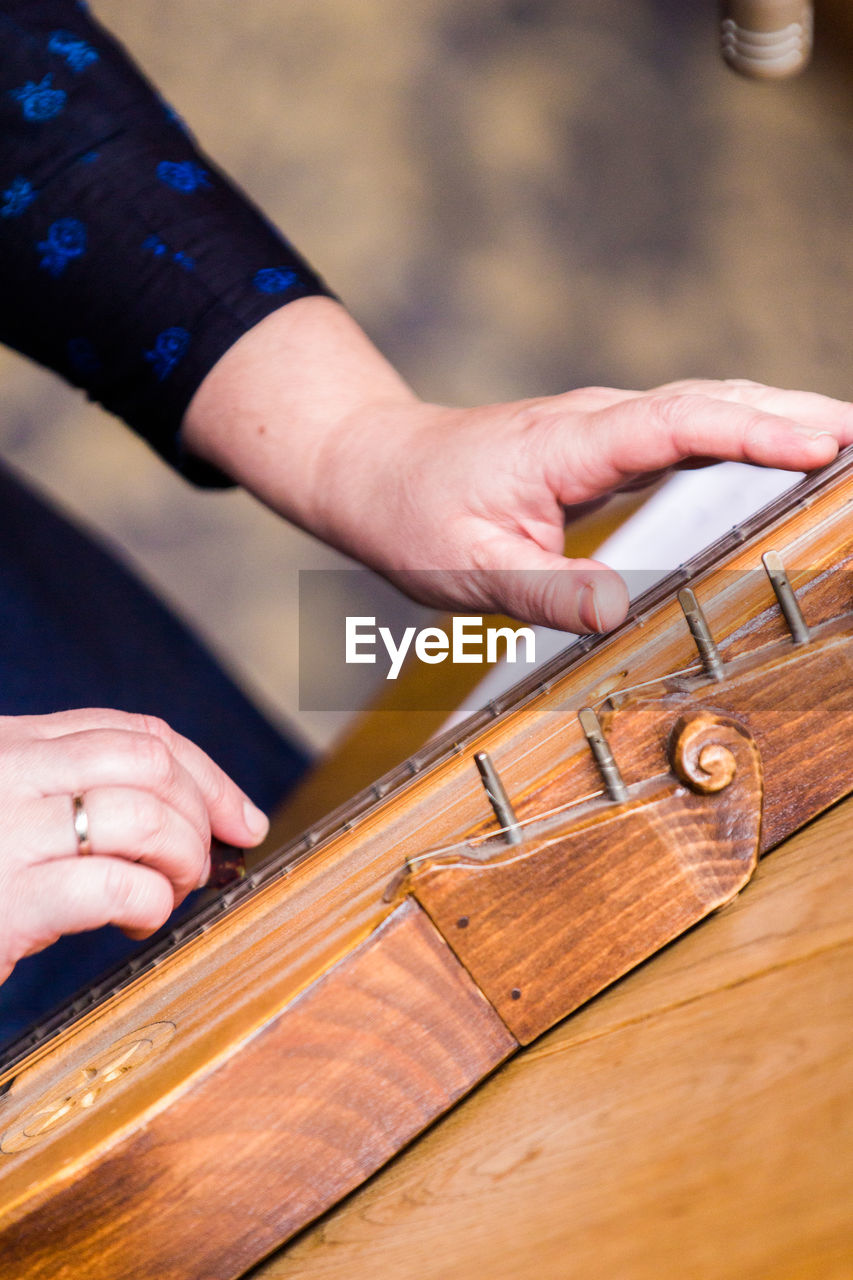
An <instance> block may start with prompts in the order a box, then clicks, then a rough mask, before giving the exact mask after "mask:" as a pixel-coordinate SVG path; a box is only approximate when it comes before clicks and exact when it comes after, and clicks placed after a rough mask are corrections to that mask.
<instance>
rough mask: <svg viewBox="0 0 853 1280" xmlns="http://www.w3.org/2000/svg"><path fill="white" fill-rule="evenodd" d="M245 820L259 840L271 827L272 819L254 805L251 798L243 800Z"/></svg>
mask: <svg viewBox="0 0 853 1280" xmlns="http://www.w3.org/2000/svg"><path fill="white" fill-rule="evenodd" d="M243 820H244V822H245V823H246V826H247V827H248V829H249V831H250V832H251V833H252V835H253V836H255V837H256V838H257V839H258V840H262V839H263V838H264V836H265V835H266V834H267V832H268V831H269V829H270V820H269V818H268V817H267V815H266V814H265V813H261V811H260V809H259V808H258V807H257V806H256V805H253V804H252V802H251V800H245V801H244V802H243Z"/></svg>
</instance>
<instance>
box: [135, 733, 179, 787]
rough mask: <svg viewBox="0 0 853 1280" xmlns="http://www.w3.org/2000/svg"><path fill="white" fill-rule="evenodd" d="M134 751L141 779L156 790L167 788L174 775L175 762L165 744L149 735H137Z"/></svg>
mask: <svg viewBox="0 0 853 1280" xmlns="http://www.w3.org/2000/svg"><path fill="white" fill-rule="evenodd" d="M135 750H136V761H137V765H138V767H139V770H140V772H141V774H142V776H143V778H144V779H145V780H147V781H149V782H150V783H152V784H153V785H154V786H156V787H158V788H162V787H166V786H168V785H169V783H170V782H171V781H172V778H173V775H174V768H175V762H174V758H173V756H172V753H171V751H170V750H169V748H168V747H167V746H166V744H165V742H163V740H162V739H161V738H155V737H152V735H151V734H149V733H144V734H139V735H137V736H136V744H135Z"/></svg>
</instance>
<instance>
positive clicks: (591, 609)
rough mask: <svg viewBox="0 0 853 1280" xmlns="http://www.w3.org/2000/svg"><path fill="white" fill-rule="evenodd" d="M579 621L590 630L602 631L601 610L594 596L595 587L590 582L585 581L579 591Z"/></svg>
mask: <svg viewBox="0 0 853 1280" xmlns="http://www.w3.org/2000/svg"><path fill="white" fill-rule="evenodd" d="M578 612H579V614H580V619H581V622H582V623H583V624H584V626H585V627H589V629H590V631H603V630H604V625H603V623H602V621H601V611H600V610H599V607H598V601H597V600H596V598H595V587H594V586H593V585H592V583H589V582H588V583H587V585H586V586H585V587H584V589H583V591H582V592H581V597H580V607H579V609H578Z"/></svg>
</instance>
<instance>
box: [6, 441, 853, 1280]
mask: <svg viewBox="0 0 853 1280" xmlns="http://www.w3.org/2000/svg"><path fill="white" fill-rule="evenodd" d="M762 557H764V560H763V561H762ZM782 567H783V568H784V571H786V574H787V578H785V573H784V572H782V573H781V583H782V585H781V587H780V586H779V582H780V571H781V569H782ZM851 570H853V466H851V461H850V458H849V456H848V457H847V458H846V459H845V458H844V457H842V458H841V459H840V460H839V461H838V462H837V463H836V464H834V465H833V466H832V467H830V468H827V469H826V471H825V472H824V473H823V474H822V475H820V476H815V477H812V478H810V479H808V480H807V481H805V482H803V484H802V485H800V486H799V487H798V488H797V489H796V490H794V491H792V494H791V496H790V497H789V498H788V499H787V501H783V502H781V503H778V504H775V505H774V506H773V507H772V508H768V509H767V511H765V512H763V513H759V515H758V516H756V517H755V518H754V519H753V520H751V521H750V522H748V524H747V525H745V526H743V527H741V528H738V529H735V530H733V531H732V533H731V534H730V535H728V536H727V537H726V538H725V539H723V540H722V542H721V543H719V544H717V545H716V546H715V547H713V548H710V549H709V551H708V552H706V553H704V554H703V556H701V557H699V558H698V559H697V560H696V561H694V562H692V563H691V564H690V565H688V566H686V567H685V568H684V569H683V570H681V571H679V572H678V574H676V575H674V576H673V577H672V578H670V579H668V580H666V581H665V582H664V583H662V584H661V585H660V586H659V587H657V588H655V589H653V590H652V592H650V593H648V594H647V595H646V596H645V597H642V598H641V599H640V600H639V601H638V602H637V604H636V605H635V607H634V609H633V610H632V613H631V616H630V617H629V619H628V621H627V622H626V623H625V624H624V625H623V626H622V627H621V628H619V629H618V630H617V631H616V632H614V633H612V634H611V635H610V636H608V637H604V638H596V639H595V640H585V641H583V642H580V643H579V644H578V645H575V646H574V647H573V648H572V649H570V650H568V651H567V653H566V654H565V655H563V657H562V658H561V659H560V660H558V661H556V662H555V663H553V664H552V665H551V666H550V667H549V668H547V669H545V670H544V671H543V672H540V673H539V675H538V676H537V677H536V679H535V681H531V682H529V683H528V684H526V685H522V686H519V687H518V688H517V689H516V690H514V691H513V692H512V693H511V694H509V695H507V698H506V700H505V701H504V702H503V703H502V704H501V705H498V706H492V707H491V708H489V709H487V710H486V711H485V712H483V713H482V714H480V715H478V716H477V717H475V718H474V719H473V720H471V721H469V722H467V723H466V724H465V725H463V726H461V728H460V729H459V730H457V731H456V733H455V736H454V737H453V738H452V739H444V740H441V741H439V742H438V743H435V744H432V745H430V746H429V747H428V748H426V749H425V750H424V751H423V752H422V753H421V754H420V755H419V756H416V757H414V758H413V759H412V760H410V761H409V762H407V764H406V765H405V766H402V767H401V768H400V769H399V770H397V771H395V772H394V773H393V774H392V775H389V776H388V777H387V778H385V779H382V780H380V782H379V783H377V784H376V785H375V786H374V787H373V788H372V789H371V790H370V791H369V792H367V793H364V794H363V795H362V796H360V797H357V799H356V801H354V802H353V804H352V805H350V806H348V807H347V808H346V810H343V811H341V812H339V813H337V814H335V815H332V816H331V818H330V819H329V820H328V821H327V822H326V823H325V824H323V825H321V826H319V827H317V828H315V829H313V830H312V831H310V832H309V833H308V834H307V835H306V836H305V837H304V838H303V839H302V840H301V841H299V842H297V843H296V844H295V845H294V846H292V847H290V848H288V849H285V850H283V851H281V852H280V853H279V854H278V855H276V856H275V857H274V858H273V859H271V860H270V861H269V863H267V864H265V865H264V866H262V867H260V868H259V869H258V870H257V871H256V872H254V873H253V874H252V875H251V876H250V877H249V878H248V879H247V880H246V881H244V882H243V883H242V884H240V885H238V886H235V887H234V888H232V889H229V890H227V891H225V893H224V894H223V895H222V896H221V897H220V899H219V900H218V901H217V902H216V903H214V904H213V905H212V906H210V907H209V908H207V909H206V911H205V912H204V913H202V915H200V916H199V917H198V918H196V919H194V920H192V921H189V922H188V923H187V924H185V925H183V926H182V927H181V929H179V930H177V931H176V933H175V935H174V936H173V937H172V938H171V939H170V940H168V941H167V943H165V944H163V945H161V946H160V947H159V948H158V949H157V950H156V951H154V952H152V953H150V954H148V955H147V956H143V957H142V958H140V960H138V961H137V962H135V964H134V968H133V971H127V972H124V973H121V974H117V975H114V976H113V978H112V979H111V980H110V981H109V982H105V983H104V984H102V986H101V987H100V988H99V989H96V990H95V991H93V992H92V993H90V995H89V996H88V997H87V998H86V999H83V1000H80V1001H78V1002H76V1003H75V1004H74V1005H73V1006H72V1007H70V1008H69V1009H68V1010H66V1011H65V1012H64V1013H63V1014H62V1015H61V1016H60V1017H58V1018H57V1019H55V1020H54V1021H53V1022H52V1023H51V1024H50V1025H48V1026H45V1027H42V1028H37V1029H35V1030H34V1032H33V1034H32V1035H31V1036H30V1037H29V1038H28V1039H26V1040H25V1041H23V1042H21V1043H20V1044H19V1045H18V1046H16V1047H14V1048H13V1051H12V1053H11V1054H10V1055H9V1061H8V1064H7V1066H6V1067H5V1069H4V1073H3V1074H2V1076H0V1087H2V1089H3V1093H2V1097H0V1278H2V1280H12V1277H14V1280H35V1278H36V1277H48V1276H49V1277H51V1280H57V1278H62V1277H79V1276H86V1277H87V1278H88V1277H91V1278H93V1280H98V1278H99V1277H104V1278H105V1280H106V1277H110V1280H122V1278H123V1277H127V1280H130V1278H131V1277H134V1276H138V1275H142V1274H148V1273H152V1274H159V1275H161V1276H163V1277H164V1278H168V1280H191V1278H192V1280H199V1278H201V1277H203V1278H205V1280H207V1278H210V1280H213V1278H214V1277H215V1278H217V1280H227V1278H228V1277H232V1276H236V1275H239V1274H240V1273H241V1272H242V1271H245V1270H246V1268H247V1267H249V1266H250V1265H252V1264H253V1263H254V1262H256V1261H257V1260H258V1259H259V1258H261V1257H263V1256H264V1255H265V1254H266V1253H268V1252H269V1251H270V1250H272V1249H273V1248H275V1247H276V1246H277V1245H278V1244H279V1243H280V1242H281V1241H283V1240H284V1239H286V1238H287V1237H288V1236H290V1235H292V1234H293V1233H294V1232H295V1231H297V1230H299V1229H300V1228H301V1227H303V1226H304V1225H305V1224H306V1223H308V1222H310V1221H311V1220H312V1219H313V1218H315V1217H316V1216H317V1215H319V1214H320V1213H322V1212H323V1211H324V1210H326V1209H327V1208H329V1207H330V1206H331V1205H333V1204H334V1203H335V1202H336V1201H337V1200H339V1199H340V1198H341V1197H342V1196H343V1195H345V1194H346V1193H347V1192H349V1191H351V1190H352V1189H353V1188H354V1187H356V1186H358V1185H359V1184H360V1183H361V1182H363V1181H364V1179H365V1178H367V1177H368V1176H369V1175H370V1174H371V1173H372V1172H374V1171H375V1170H376V1169H377V1168H379V1167H380V1166H381V1165H382V1164H383V1163H385V1161H387V1160H388V1159H389V1158H390V1157H391V1156H392V1155H393V1154H395V1153H396V1152H397V1151H399V1150H400V1149H401V1147H403V1146H404V1145H405V1144H406V1143H408V1142H409V1141H410V1140H411V1139H412V1138H413V1137H415V1136H416V1135H417V1134H418V1133H419V1132H420V1131H421V1130H423V1129H424V1128H425V1127H426V1126H427V1125H429V1124H430V1122H431V1121H432V1120H434V1119H435V1118H436V1117H437V1116H439V1115H441V1114H442V1113H443V1112H444V1111H446V1110H447V1109H448V1108H449V1107H451V1106H452V1105H453V1103H455V1102H456V1101H457V1100H458V1099H459V1098H460V1097H462V1096H463V1095H464V1094H465V1093H466V1092H468V1091H469V1090H470V1089H471V1088H472V1087H473V1086H474V1085H475V1084H476V1083H477V1082H478V1081H480V1080H481V1079H483V1078H484V1077H485V1076H487V1075H488V1074H489V1073H490V1072H492V1071H493V1070H494V1069H495V1068H496V1067H498V1066H499V1065H500V1064H501V1063H503V1062H504V1060H505V1059H507V1058H508V1057H509V1056H510V1055H511V1054H513V1052H514V1051H516V1050H517V1049H518V1047H519V1046H520V1045H526V1044H528V1043H530V1042H531V1041H532V1040H534V1039H535V1038H536V1037H537V1036H539V1035H540V1034H541V1033H542V1032H543V1031H545V1030H547V1029H548V1028H549V1027H551V1026H552V1025H554V1024H555V1023H556V1022H557V1021H559V1020H560V1019H562V1018H564V1017H566V1016H567V1015H568V1014H570V1013H571V1012H572V1011H573V1010H574V1009H576V1008H578V1007H579V1006H580V1005H582V1004H584V1003H585V1002H586V1001H588V1000H589V999H590V998H591V997H593V996H594V995H596V994H597V993H598V992H600V991H602V990H603V989H604V988H605V987H607V986H609V985H610V984H611V983H613V982H615V981H616V980H617V979H618V978H620V977H621V976H622V975H623V974H625V973H627V972H628V971H629V970H630V969H632V968H634V967H635V966H636V965H638V964H639V963H641V962H642V961H643V960H645V959H646V958H647V957H649V956H650V955H652V954H654V953H655V952H657V951H659V950H660V949H661V948H663V947H664V946H666V945H667V944H668V943H670V942H672V941H673V940H674V939H676V938H678V937H679V936H680V935H682V934H684V933H685V932H686V931H688V930H690V929H691V928H692V926H694V925H695V924H697V923H698V922H699V921H701V920H702V919H703V918H705V917H706V916H708V915H709V914H710V913H712V912H714V911H716V909H717V908H719V907H721V906H723V905H725V904H726V903H728V902H729V901H731V899H732V898H733V897H734V896H735V895H737V894H738V893H739V892H740V890H741V889H743V888H744V886H746V885H747V884H748V882H749V880H750V878H751V876H752V874H753V872H754V869H755V867H756V863H757V861H758V859H759V857H760V856H761V855H762V854H764V853H766V852H768V851H770V850H772V849H773V848H774V847H776V846H777V845H778V844H779V843H780V842H781V841H783V840H784V839H785V838H786V837H787V836H789V835H790V834H791V833H792V832H794V831H795V830H797V829H798V828H799V827H801V826H802V825H803V824H804V823H806V822H807V821H808V820H809V819H811V818H812V817H814V816H815V815H816V814H817V813H820V812H821V811H822V810H824V809H826V808H827V807H828V806H830V805H832V804H833V803H835V802H836V801H837V800H839V799H840V798H841V797H843V796H844V795H845V794H847V793H848V792H849V791H850V790H851V768H850V765H849V759H850V753H851V747H853V705H851V688H853V681H851V675H853V573H851ZM771 579H773V580H774V581H775V583H776V588H775V589H774V585H773V581H771ZM786 583H787V584H788V585H787V586H786ZM789 588H790V590H789ZM776 590H779V592H780V596H777V594H776ZM786 591H787V593H788V594H787V595H786ZM691 593H692V594H691ZM791 594H793V595H794V601H793V604H792V603H791V599H790V597H791ZM679 597H680V598H679ZM780 598H781V601H782V605H784V612H783V608H782V607H780ZM696 602H698V605H699V606H700V607H701V609H702V610H704V616H705V618H706V621H707V628H708V630H709V632H710V635H711V636H712V637H713V641H715V642H716V646H714V643H713V641H709V640H708V638H707V635H706V633H705V632H703V631H702V630H701V627H700V630H699V639H698V640H696V639H695V638H694V636H693V635H692V634H691V629H690V627H689V626H688V618H692V620H693V625H694V631H695V630H696V626H697V625H698V624H696V622H695V618H696V613H697V609H696ZM798 609H799V610H800V611H801V613H800V612H798ZM697 646H698V647H697ZM582 709H583V714H582V715H581V716H580V717H579V712H581V710H582ZM593 713H595V714H593ZM484 753H485V754H486V759H487V762H490V763H491V766H492V774H491V775H489V776H490V777H491V781H488V782H487V789H484V786H483V784H482V782H481V780H480V775H479V773H478V770H477V768H476V767H475V757H478V756H479V757H480V758H481V764H482V757H483V754H484ZM495 771H496V776H497V784H496V783H495ZM501 784H502V787H503V789H504V791H505V793H506V796H507V797H509V802H510V807H509V809H507V808H506V806H504V808H503V809H501V808H500V800H501V797H500V796H497V800H498V802H499V803H498V806H497V808H496V812H501V813H502V815H503V825H502V826H499V824H498V822H497V820H496V819H495V816H494V813H493V811H492V807H491V805H490V799H491V800H492V802H493V803H494V802H495V799H496V796H495V786H496V785H498V786H500V785H501ZM748 894H749V890H747V893H746V894H745V895H744V899H743V900H744V902H746V901H747V899H748ZM780 927H781V926H780Z"/></svg>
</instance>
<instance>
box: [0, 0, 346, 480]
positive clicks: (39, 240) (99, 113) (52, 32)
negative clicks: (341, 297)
mask: <svg viewBox="0 0 853 1280" xmlns="http://www.w3.org/2000/svg"><path fill="white" fill-rule="evenodd" d="M328 293H329V291H328V289H327V288H326V286H325V285H324V284H323V282H322V281H321V280H320V279H319V278H318V277H317V275H315V274H314V272H313V271H312V270H311V269H310V268H309V267H308V266H307V265H306V263H305V262H304V261H303V260H302V259H301V258H300V257H299V255H298V254H297V253H296V251H295V250H294V249H293V248H292V247H291V245H290V244H289V243H288V242H287V241H286V240H285V239H284V238H283V237H282V236H281V235H280V234H279V232H278V231H276V229H275V228H274V227H273V226H272V225H271V224H270V223H269V222H268V221H267V220H266V219H265V218H264V217H263V216H262V215H261V214H260V213H259V212H258V210H257V209H255V208H254V207H253V205H252V204H251V203H250V202H249V201H248V200H247V198H246V197H245V195H243V194H242V193H241V192H240V191H238V190H237V189H236V188H235V187H234V186H233V184H232V183H231V182H230V181H229V180H228V179H227V178H226V177H225V176H224V175H223V174H222V173H221V172H220V171H219V170H218V169H217V168H216V166H215V165H214V164H213V163H212V162H211V161H210V160H209V159H207V158H206V157H205V156H204V155H202V154H200V152H199V151H198V149H197V148H196V146H195V144H194V142H193V140H192V138H191V136H190V135H189V133H188V132H187V130H186V128H185V127H184V125H183V124H182V122H181V120H180V119H179V118H178V117H177V116H176V115H175V113H174V112H173V111H171V109H170V108H169V107H168V106H167V104H166V103H164V102H163V100H162V99H161V98H160V97H159V95H158V94H157V93H156V91H155V90H154V89H153V88H152V87H151V85H150V84H149V83H148V82H147V81H146V80H145V79H144V77H143V76H142V75H141V73H140V72H139V71H138V70H137V69H136V68H135V67H134V65H133V64H132V63H131V62H130V60H129V58H128V56H127V54H126V53H125V52H124V50H123V49H122V48H121V47H120V45H119V44H118V43H117V42H116V41H115V40H114V39H113V38H112V37H111V36H110V35H109V34H108V33H107V32H105V31H104V29H103V28H102V27H100V26H99V25H98V24H97V23H96V22H95V21H94V20H93V18H92V17H91V15H90V14H89V13H88V11H87V9H86V8H85V6H84V5H83V4H80V3H77V2H76V0H0V340H2V341H4V342H6V343H7V344H8V345H10V346H12V347H16V348H17V349H18V350H19V351H22V352H24V353H25V354H26V355H29V356H31V357H32V358H33V359H35V360H38V361H39V362H40V363H42V364H46V365H48V366H50V367H51V368H53V369H55V370H56V371H57V372H59V373H61V374H62V375H63V376H64V377H65V378H67V379H68V380H69V381H71V382H73V383H75V384H76V385H77V386H80V387H83V388H84V389H85V390H86V391H87V393H88V394H89V396H90V397H91V398H92V399H95V400H98V401H100V403H101V404H103V405H104V406H105V407H106V408H107V409H109V410H111V411H112V412H113V413H115V414H118V416H119V417H121V418H123V419H124V420H125V421H126V422H127V423H129V424H130V426H132V427H133V428H134V429H135V430H137V431H139V432H140V433H141V434H143V435H144V436H145V437H146V438H147V439H148V440H149V441H150V442H151V444H152V445H153V446H154V447H155V448H156V449H157V450H158V451H159V452H160V453H162V454H163V456H164V457H166V458H167V459H168V460H169V461H171V462H172V463H174V464H177V465H179V466H180V467H181V468H182V469H183V470H184V472H185V473H186V474H188V475H190V476H191V477H192V478H193V479H195V480H198V481H200V482H208V483H217V473H214V472H213V471H212V470H211V469H210V468H207V467H205V466H204V465H202V464H200V463H198V462H197V461H194V460H193V459H192V458H188V457H183V456H182V454H181V445H180V424H181V419H182V417H183V414H184V411H185V409H186V407H187V405H188V404H189V401H190V399H191V397H192V395H193V393H194V391H195V390H196V388H197V387H198V386H199V384H200V383H201V381H202V380H203V378H204V376H205V374H206V373H207V372H208V371H209V370H210V369H211V368H212V366H213V365H214V364H215V363H216V361H217V360H218V359H219V357H220V356H221V355H223V354H224V352H225V351H227V350H228V348H229V347H230V346H232V345H233V343H234V342H236V341H237V339H238V338H239V337H240V336H241V335H242V334H243V333H245V332H246V331H247V330H248V329H250V328H251V327H252V326H253V325H255V324H257V323H258V321H260V320H262V319H263V318H264V316H266V315H268V314H269V313H270V312H272V311H275V310H276V309H277V308H278V307H280V306H281V305H282V304H284V303H287V302H290V301H292V300H293V299H295V298H301V297H305V296H306V295H312V294H328Z"/></svg>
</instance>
